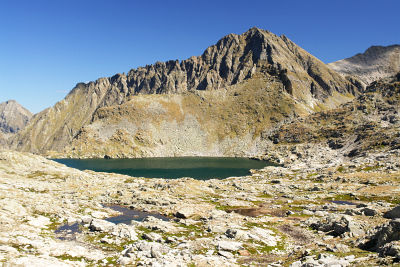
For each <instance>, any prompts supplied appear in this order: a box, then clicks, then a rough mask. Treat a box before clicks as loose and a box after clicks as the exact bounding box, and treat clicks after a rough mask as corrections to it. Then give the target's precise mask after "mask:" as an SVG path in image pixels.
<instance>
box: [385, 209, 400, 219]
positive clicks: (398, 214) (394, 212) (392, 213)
mask: <svg viewBox="0 0 400 267" xmlns="http://www.w3.org/2000/svg"><path fill="white" fill-rule="evenodd" d="M383 217H385V218H387V219H396V218H400V206H397V207H395V208H394V209H391V210H389V211H388V212H386V213H385V214H384V215H383Z"/></svg>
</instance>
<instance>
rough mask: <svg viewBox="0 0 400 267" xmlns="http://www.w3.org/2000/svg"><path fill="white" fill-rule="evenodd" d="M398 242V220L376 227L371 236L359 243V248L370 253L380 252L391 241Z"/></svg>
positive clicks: (399, 223) (399, 231) (399, 225)
mask: <svg viewBox="0 0 400 267" xmlns="http://www.w3.org/2000/svg"><path fill="white" fill-rule="evenodd" d="M399 240H400V219H394V220H391V221H390V222H388V223H385V224H383V225H380V226H378V227H376V228H375V229H374V230H373V231H372V234H370V235H369V236H367V237H366V238H365V239H363V240H360V241H359V247H360V248H362V249H365V250H370V251H380V250H382V249H383V247H384V246H385V245H386V244H387V243H390V242H392V241H399Z"/></svg>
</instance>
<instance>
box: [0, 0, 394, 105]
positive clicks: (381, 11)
mask: <svg viewBox="0 0 400 267" xmlns="http://www.w3.org/2000/svg"><path fill="white" fill-rule="evenodd" d="M399 10H400V1H398V0H379V1H372V0H371V1H369V0H364V1H361V0H346V1H344V0H334V1H322V0H318V1H314V0H310V1H299V0H293V1H285V0H280V1H267V0H264V1H261V0H260V1H251V0H248V1H243V0H241V1H236V0H230V1H218V0H214V1H208V0H206V1H204V0H202V1H187V0H186V1H173V0H171V1H165V0H164V1H134V0H109V1H106V0H96V1H94V0H80V1H75V0H64V1H63V0H34V1H33V0H0V102H3V101H6V100H8V99H15V100H17V101H18V102H20V103H21V104H22V105H24V106H25V107H27V108H28V109H29V110H31V111H32V112H39V111H41V110H43V109H44V108H46V107H49V106H52V105H54V104H55V103H56V102H57V101H59V100H61V99H62V98H64V97H65V95H66V94H67V93H68V92H69V91H70V90H71V89H72V88H73V87H74V85H75V84H76V83H78V82H86V81H91V80H95V79H97V78H99V77H104V76H111V75H113V74H115V73H122V72H128V71H129V70H130V69H131V68H135V67H138V66H143V65H146V64H152V63H154V62H156V61H165V60H170V59H186V58H188V57H190V56H193V55H200V54H201V53H202V52H203V51H204V50H205V49H206V48H207V47H208V46H210V45H212V44H214V43H216V42H217V41H218V40H219V39H220V38H222V37H223V36H224V35H227V34H229V33H237V34H240V33H243V32H245V31H246V30H248V29H249V28H251V27H253V26H257V27H259V28H263V29H267V30H269V31H271V32H273V33H275V34H278V35H281V34H285V35H286V36H287V37H289V38H290V39H291V40H292V41H294V42H295V43H297V44H298V45H300V46H301V47H303V48H304V49H306V50H307V51H309V52H310V53H311V54H313V55H315V56H316V57H318V58H319V59H321V60H322V61H324V62H332V61H336V60H339V59H342V58H345V57H349V56H352V55H354V54H356V53H359V52H363V51H364V50H365V49H367V48H368V47H369V46H371V45H390V44H395V43H397V44H399V43H400V22H399V15H398V13H399Z"/></svg>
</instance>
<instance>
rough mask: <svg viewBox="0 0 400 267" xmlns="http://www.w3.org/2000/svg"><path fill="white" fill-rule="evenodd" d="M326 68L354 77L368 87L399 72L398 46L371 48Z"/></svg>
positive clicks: (399, 50) (399, 57)
mask: <svg viewBox="0 0 400 267" xmlns="http://www.w3.org/2000/svg"><path fill="white" fill-rule="evenodd" d="M328 66H329V67H331V68H332V69H334V70H335V71H338V72H340V73H343V74H345V75H354V76H356V77H358V78H359V79H360V80H362V81H363V82H364V83H365V84H367V85H368V84H369V83H371V82H373V81H376V80H379V79H381V78H385V77H390V76H393V75H395V74H396V73H397V72H399V71H400V45H390V46H371V47H370V48H368V49H367V50H366V51H365V52H364V53H362V54H357V55H355V56H353V57H350V58H346V59H342V60H339V61H336V62H333V63H329V64H328Z"/></svg>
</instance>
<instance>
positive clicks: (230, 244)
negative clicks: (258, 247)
mask: <svg viewBox="0 0 400 267" xmlns="http://www.w3.org/2000/svg"><path fill="white" fill-rule="evenodd" d="M217 247H218V250H225V251H238V250H239V249H242V248H243V247H242V243H241V242H235V241H218V243H217Z"/></svg>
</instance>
